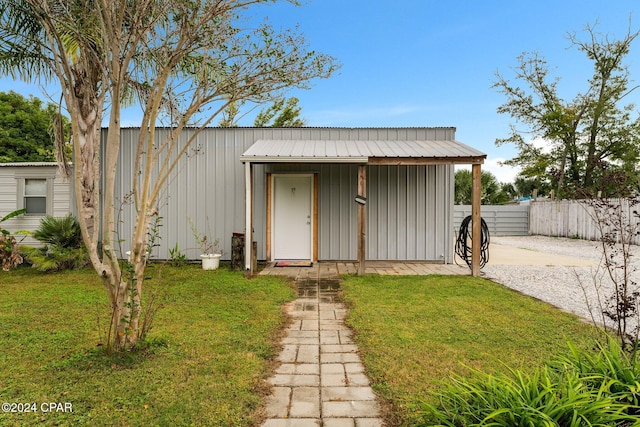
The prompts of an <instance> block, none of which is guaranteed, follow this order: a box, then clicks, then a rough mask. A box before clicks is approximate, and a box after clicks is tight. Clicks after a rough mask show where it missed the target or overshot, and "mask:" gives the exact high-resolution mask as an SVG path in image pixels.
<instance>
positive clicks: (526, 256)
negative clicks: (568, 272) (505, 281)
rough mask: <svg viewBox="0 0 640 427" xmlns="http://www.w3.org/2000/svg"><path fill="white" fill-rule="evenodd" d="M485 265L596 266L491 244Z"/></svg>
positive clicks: (573, 259)
mask: <svg viewBox="0 0 640 427" xmlns="http://www.w3.org/2000/svg"><path fill="white" fill-rule="evenodd" d="M487 265H542V266H567V267H581V266H584V267H589V266H596V265H597V264H596V263H595V262H593V261H590V260H586V259H582V258H575V257H570V256H564V255H554V254H547V253H544V252H538V251H534V250H531V249H524V248H516V247H514V246H507V245H500V244H496V243H491V244H490V245H489V262H488V263H487Z"/></svg>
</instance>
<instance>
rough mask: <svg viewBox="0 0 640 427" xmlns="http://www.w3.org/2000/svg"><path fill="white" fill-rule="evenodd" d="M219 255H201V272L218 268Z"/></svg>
mask: <svg viewBox="0 0 640 427" xmlns="http://www.w3.org/2000/svg"><path fill="white" fill-rule="evenodd" d="M221 257H222V255H221V254H202V255H200V258H202V269H203V270H216V269H217V268H218V267H220V258H221Z"/></svg>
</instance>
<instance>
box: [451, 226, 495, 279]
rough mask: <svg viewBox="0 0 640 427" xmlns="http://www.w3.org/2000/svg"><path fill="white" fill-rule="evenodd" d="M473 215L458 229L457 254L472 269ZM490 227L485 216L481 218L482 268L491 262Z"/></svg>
mask: <svg viewBox="0 0 640 427" xmlns="http://www.w3.org/2000/svg"><path fill="white" fill-rule="evenodd" d="M470 224H471V215H469V216H467V217H466V218H465V219H463V220H462V223H461V224H460V230H459V231H458V237H457V238H456V248H455V250H456V255H458V256H459V257H460V258H461V259H463V260H464V262H465V263H467V266H468V267H469V268H470V269H471V254H472V251H473V249H472V248H473V244H474V242H473V237H472V227H470V226H469V225H470ZM489 240H490V236H489V227H488V226H487V223H486V222H485V220H484V218H480V268H483V267H484V266H485V264H486V263H487V262H489Z"/></svg>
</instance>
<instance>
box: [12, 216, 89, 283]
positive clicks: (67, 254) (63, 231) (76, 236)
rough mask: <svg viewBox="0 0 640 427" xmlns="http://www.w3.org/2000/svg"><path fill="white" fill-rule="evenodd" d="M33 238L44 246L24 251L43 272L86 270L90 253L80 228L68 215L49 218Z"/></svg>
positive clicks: (72, 217) (35, 266)
mask: <svg viewBox="0 0 640 427" xmlns="http://www.w3.org/2000/svg"><path fill="white" fill-rule="evenodd" d="M33 237H35V238H36V239H37V240H39V241H40V242H42V243H46V245H45V246H43V247H41V248H23V251H24V254H25V256H26V258H27V260H28V261H29V262H30V263H31V264H32V265H33V267H34V268H36V269H38V270H40V271H60V270H69V269H76V268H81V267H84V266H85V265H87V264H88V262H89V254H88V252H87V250H86V248H85V247H84V245H83V244H82V235H81V233H80V225H79V224H78V221H77V220H76V218H75V217H74V216H73V215H72V214H69V215H67V216H65V217H62V218H54V217H52V216H49V215H47V216H46V217H44V218H43V219H42V220H41V221H40V226H39V227H38V229H37V230H36V231H35V232H34V233H33Z"/></svg>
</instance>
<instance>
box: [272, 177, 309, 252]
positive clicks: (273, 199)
mask: <svg viewBox="0 0 640 427" xmlns="http://www.w3.org/2000/svg"><path fill="white" fill-rule="evenodd" d="M277 176H300V177H303V176H304V177H311V187H312V188H311V217H312V224H311V260H310V261H312V262H316V261H318V173H316V172H310V173H267V174H266V177H267V212H266V217H267V236H266V243H267V253H266V255H267V261H273V260H274V258H273V239H274V237H275V235H274V230H273V228H274V227H273V222H274V215H273V212H274V203H275V198H274V197H273V196H274V187H275V186H274V181H275V178H276V177H277Z"/></svg>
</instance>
